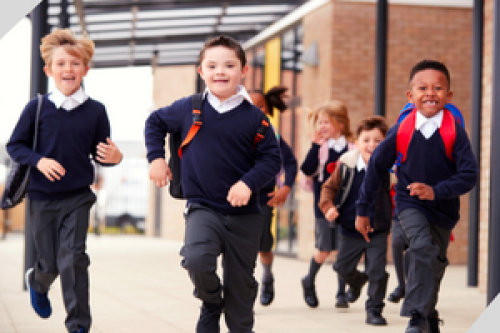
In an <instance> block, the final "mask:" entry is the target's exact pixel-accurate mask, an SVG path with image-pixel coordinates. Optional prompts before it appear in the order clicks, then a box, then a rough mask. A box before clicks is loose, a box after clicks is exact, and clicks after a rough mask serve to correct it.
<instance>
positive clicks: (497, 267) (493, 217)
mask: <svg viewBox="0 0 500 333" xmlns="http://www.w3.org/2000/svg"><path fill="white" fill-rule="evenodd" d="M499 51H500V3H499V2H498V1H494V2H493V57H492V82H491V84H492V87H491V91H492V92H493V93H492V101H491V128H492V129H494V128H498V127H497V126H500V96H499V95H498V94H497V93H495V92H497V91H498V89H500V59H498V57H500V52H499ZM495 124H496V125H495ZM490 156H491V160H490V202H489V205H490V219H489V220H490V221H489V226H488V236H489V237H488V238H489V239H488V288H487V303H488V304H490V303H491V302H492V301H493V299H494V298H495V297H496V296H497V294H498V293H499V292H500V262H499V260H500V241H499V240H500V224H499V223H498V222H499V221H500V205H499V204H498V202H499V200H500V169H499V168H498V165H499V163H500V131H494V130H492V131H491V153H490Z"/></svg>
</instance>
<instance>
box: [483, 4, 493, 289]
mask: <svg viewBox="0 0 500 333" xmlns="http://www.w3.org/2000/svg"><path fill="white" fill-rule="evenodd" d="M493 2H494V0H486V1H485V2H484V39H483V41H484V47H483V50H484V56H483V103H482V113H481V160H480V168H481V171H480V172H481V174H480V188H479V197H480V202H479V288H480V290H481V291H482V292H486V287H487V278H488V224H489V203H490V143H491V125H490V123H491V99H492V95H491V89H492V84H491V83H492V56H493Z"/></svg>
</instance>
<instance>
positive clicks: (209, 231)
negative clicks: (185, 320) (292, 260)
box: [145, 86, 281, 332]
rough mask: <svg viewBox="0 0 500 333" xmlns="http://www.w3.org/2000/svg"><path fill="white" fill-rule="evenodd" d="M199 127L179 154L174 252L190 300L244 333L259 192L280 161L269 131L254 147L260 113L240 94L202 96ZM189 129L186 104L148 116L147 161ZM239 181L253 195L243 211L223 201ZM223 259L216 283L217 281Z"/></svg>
mask: <svg viewBox="0 0 500 333" xmlns="http://www.w3.org/2000/svg"><path fill="white" fill-rule="evenodd" d="M205 96H206V101H205V102H204V103H203V106H202V118H203V125H202V126H201V128H200V130H199V131H198V133H197V134H196V136H195V137H194V138H193V140H192V142H191V143H190V144H189V145H188V146H187V147H186V148H185V149H184V151H183V154H182V159H181V168H182V176H181V182H182V188H183V192H184V195H185V197H186V198H187V209H186V214H185V218H186V232H185V239H184V246H183V247H182V249H181V252H180V253H181V256H182V257H183V259H182V262H181V265H182V267H184V268H185V269H186V270H187V271H188V273H189V276H190V278H191V281H192V282H193V284H194V295H195V297H197V298H199V299H201V300H202V301H203V302H204V304H205V302H206V303H210V304H221V303H222V302H223V301H224V302H225V309H224V313H225V320H226V324H227V326H228V328H229V330H230V331H231V332H251V331H252V327H253V323H254V319H253V305H254V302H255V297H256V295H257V282H256V281H255V278H254V276H253V273H254V269H255V262H256V259H257V253H258V250H259V239H260V235H261V232H262V220H261V219H260V208H259V198H258V194H259V190H260V188H261V187H262V186H263V185H265V184H266V183H268V182H269V181H270V180H271V179H272V178H273V177H275V176H276V174H277V173H278V172H279V170H280V167H281V156H280V152H279V147H278V144H277V140H276V137H275V134H274V132H273V130H272V129H271V128H269V129H268V131H267V132H266V134H265V136H264V139H262V140H261V141H260V142H259V143H257V145H256V146H255V148H254V147H253V141H254V137H255V135H256V133H257V131H258V128H259V126H260V123H261V120H262V111H261V110H260V109H258V108H257V107H255V106H253V104H252V103H251V102H249V100H250V99H249V97H248V95H247V93H246V90H245V89H244V87H242V86H240V87H239V88H238V94H237V95H234V96H233V97H231V98H230V99H228V100H226V101H224V102H222V103H220V101H219V100H218V99H217V98H216V97H215V96H213V95H212V94H211V92H210V91H206V92H205ZM191 123H192V115H191V97H186V98H183V99H180V100H178V101H176V102H174V103H173V104H172V105H170V106H167V107H164V108H161V109H159V110H157V111H155V112H153V113H152V114H151V115H150V116H149V118H148V119H147V121H146V128H145V138H146V147H147V150H148V153H147V158H148V160H149V162H152V161H153V160H154V159H156V158H164V157H165V152H164V146H165V135H166V134H167V133H175V132H180V133H181V134H182V137H185V136H186V134H187V132H188V131H189V128H190V127H191ZM240 180H241V181H243V182H244V183H245V184H246V185H247V186H248V187H249V188H250V189H251V191H252V195H251V198H250V200H249V202H248V204H247V205H246V206H243V207H233V206H231V205H230V203H229V202H228V201H227V199H226V198H227V195H228V192H229V189H230V188H231V186H233V185H234V184H236V183H237V182H238V181H240ZM221 254H222V256H223V258H222V264H223V268H224V271H223V278H222V280H223V281H222V282H221V279H220V278H219V276H218V275H217V274H216V268H217V257H218V256H219V255H221Z"/></svg>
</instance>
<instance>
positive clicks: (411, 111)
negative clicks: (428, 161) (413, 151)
mask: <svg viewBox="0 0 500 333" xmlns="http://www.w3.org/2000/svg"><path fill="white" fill-rule="evenodd" d="M443 111H444V112H443V122H442V123H441V127H440V128H439V134H440V135H441V138H442V139H443V143H444V148H445V151H446V156H448V158H449V159H450V160H452V161H454V160H455V159H454V156H453V148H454V145H455V138H456V134H457V133H456V128H455V121H456V122H458V123H459V124H460V125H461V126H462V127H463V126H464V120H463V116H462V113H461V112H460V110H459V109H458V108H457V107H455V106H454V105H453V104H446V105H445V109H444V110H443ZM416 119H417V109H416V108H415V105H414V104H411V103H408V104H406V105H405V107H404V108H403V110H401V112H400V114H399V117H398V120H397V123H398V124H400V125H399V128H398V132H397V134H396V163H395V165H396V167H397V166H399V165H401V164H403V163H404V162H405V161H406V155H407V152H408V147H409V145H410V141H411V138H412V137H413V133H414V132H415V122H416Z"/></svg>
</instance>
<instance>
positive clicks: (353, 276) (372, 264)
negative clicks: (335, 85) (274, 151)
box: [319, 116, 392, 325]
mask: <svg viewBox="0 0 500 333" xmlns="http://www.w3.org/2000/svg"><path fill="white" fill-rule="evenodd" d="M387 129H388V128H387V124H386V122H385V120H384V118H382V117H379V116H371V117H367V118H365V119H363V120H362V121H361V123H360V124H359V126H358V128H357V130H356V147H357V150H353V151H350V152H348V153H345V154H344V155H342V156H341V157H340V159H339V163H338V164H337V167H336V169H335V171H334V172H333V174H332V175H331V176H330V177H329V178H328V179H327V180H326V182H325V183H324V184H323V187H322V190H321V197H320V200H319V207H320V209H321V211H322V212H323V213H324V214H325V217H326V219H327V220H328V221H330V222H334V221H335V222H336V223H337V225H338V226H341V228H340V235H339V246H338V250H339V251H338V253H337V259H336V261H335V265H334V269H335V270H336V271H337V273H338V274H339V275H340V276H341V277H342V279H343V280H344V281H345V282H346V283H347V284H348V285H349V287H350V288H349V290H348V291H347V300H348V301H349V302H351V303H353V302H355V301H356V300H357V299H358V297H359V295H360V293H361V289H362V288H363V286H364V284H365V283H366V282H367V281H369V283H368V300H367V301H366V306H365V307H366V323H367V324H370V325H386V324H387V322H386V320H385V318H384V317H382V309H383V308H384V297H385V292H386V289H387V281H388V279H389V274H388V273H387V272H386V271H385V267H386V264H387V258H386V257H387V235H388V234H389V230H390V227H391V215H392V205H391V197H390V193H389V189H390V186H389V184H390V176H389V171H388V170H387V171H386V175H385V178H384V179H383V180H382V183H381V186H380V187H379V189H378V192H377V198H376V200H375V201H374V202H372V203H371V204H370V206H369V208H368V216H369V218H370V225H371V227H372V232H370V238H371V242H370V243H367V242H366V241H365V240H364V239H363V236H362V235H361V234H360V233H359V232H358V231H357V230H356V228H355V225H354V221H355V218H356V200H357V199H358V194H359V187H360V185H361V183H362V182H363V179H364V177H365V170H366V165H367V164H368V161H369V160H370V156H371V154H372V153H373V151H374V150H375V148H376V147H377V146H378V144H379V143H380V142H381V141H382V140H383V139H384V137H385V134H386V133H387ZM363 254H364V257H365V272H364V273H363V272H360V271H358V270H357V268H356V267H357V265H358V263H359V260H360V259H361V256H362V255H363Z"/></svg>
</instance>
